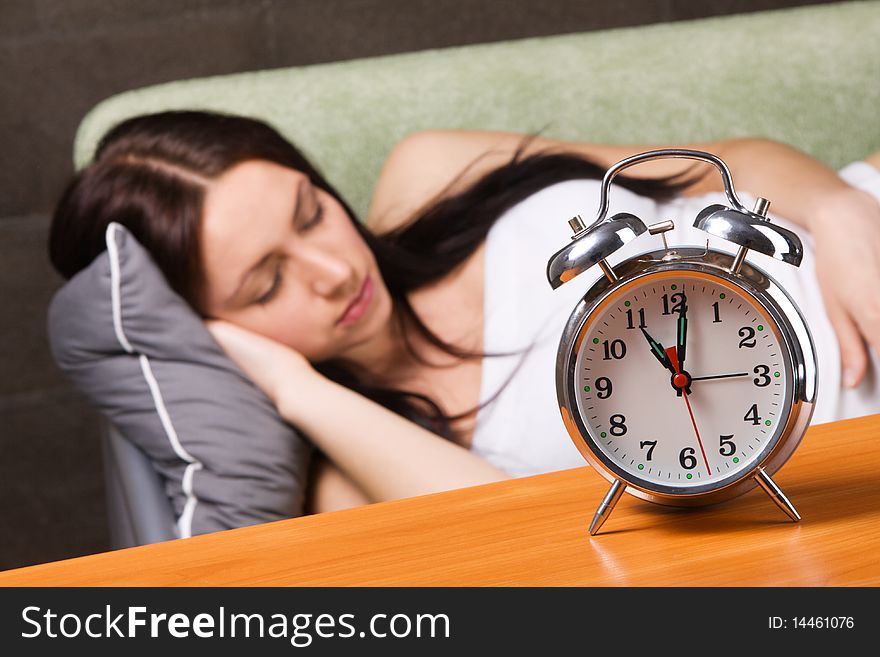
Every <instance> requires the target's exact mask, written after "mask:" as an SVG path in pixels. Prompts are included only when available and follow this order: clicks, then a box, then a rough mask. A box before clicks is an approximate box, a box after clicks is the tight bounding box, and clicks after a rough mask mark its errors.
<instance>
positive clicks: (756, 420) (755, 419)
mask: <svg viewBox="0 0 880 657" xmlns="http://www.w3.org/2000/svg"><path fill="white" fill-rule="evenodd" d="M743 420H745V421H746V422H751V423H752V424H761V416H760V415H758V405H757V404H752V405H751V407H749V410H748V412H747V413H746V414H745V415H743Z"/></svg>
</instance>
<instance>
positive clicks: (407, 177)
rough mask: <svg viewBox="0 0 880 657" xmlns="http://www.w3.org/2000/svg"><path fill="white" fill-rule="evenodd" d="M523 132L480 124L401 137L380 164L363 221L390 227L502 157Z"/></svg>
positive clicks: (457, 188) (375, 226)
mask: <svg viewBox="0 0 880 657" xmlns="http://www.w3.org/2000/svg"><path fill="white" fill-rule="evenodd" d="M523 139H524V136H523V135H519V134H515V133H507V132H494V131H482V130H422V131H419V132H414V133H412V134H410V135H409V136H407V137H406V138H404V139H403V140H401V141H400V142H399V143H398V144H397V145H396V146H395V147H394V148H393V149H392V150H391V152H390V153H389V155H388V157H387V158H386V160H385V163H384V164H383V166H382V170H381V173H380V174H379V180H378V182H377V183H376V188H375V191H374V193H373V199H372V202H371V204H370V209H369V211H368V213H367V218H366V223H367V225H368V226H369V227H370V228H372V229H373V231H374V232H376V233H385V232H389V231H391V230H394V229H395V228H397V227H398V226H400V225H401V224H403V223H404V222H405V221H406V220H407V219H409V218H410V217H412V216H413V215H415V214H416V213H417V212H418V211H419V210H421V209H423V208H425V207H428V206H429V205H432V204H434V203H436V202H438V201H440V200H441V199H443V198H444V197H446V196H448V195H451V194H455V193H456V192H458V191H460V190H462V189H465V188H466V187H467V186H468V185H469V184H470V183H472V182H474V181H475V180H477V179H478V178H480V177H481V176H482V175H483V174H485V173H487V172H488V171H490V170H492V169H495V168H497V167H499V166H501V165H502V164H504V163H506V162H508V161H509V160H510V158H511V156H512V155H513V153H514V152H515V151H516V148H517V147H518V146H519V145H520V144H521V143H522V141H523Z"/></svg>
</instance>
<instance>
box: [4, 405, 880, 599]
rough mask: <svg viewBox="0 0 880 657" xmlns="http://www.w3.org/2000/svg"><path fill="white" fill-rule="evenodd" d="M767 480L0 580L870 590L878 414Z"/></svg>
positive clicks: (827, 437)
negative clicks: (702, 502) (771, 490)
mask: <svg viewBox="0 0 880 657" xmlns="http://www.w3.org/2000/svg"><path fill="white" fill-rule="evenodd" d="M775 479H776V482H777V483H778V484H779V485H780V486H781V487H782V489H783V490H784V491H785V492H786V493H787V494H788V496H789V498H790V499H791V500H792V502H793V503H794V504H795V506H796V507H797V509H798V511H800V513H801V515H802V516H803V520H802V521H801V522H800V523H797V524H796V523H792V522H791V521H789V520H788V519H787V518H786V516H785V515H784V514H783V513H782V511H780V510H779V509H778V508H777V507H776V506H775V505H774V504H773V503H772V502H771V501H770V499H769V498H768V497H767V496H766V495H765V494H764V493H763V492H762V491H761V490H757V489H756V490H754V491H751V492H750V493H747V494H746V495H744V496H742V497H740V498H737V499H735V500H731V501H729V502H725V503H723V504H721V505H718V506H715V507H710V508H703V509H672V508H667V507H660V506H656V505H652V504H649V503H647V502H643V501H641V500H638V499H635V498H633V497H631V496H629V495H624V497H623V499H622V500H621V501H620V503H619V504H618V506H617V509H616V510H615V511H614V513H613V514H612V516H611V518H610V519H609V520H608V522H607V523H606V524H605V526H604V527H603V528H602V532H601V533H600V534H599V535H597V536H595V537H593V538H590V536H589V535H588V533H587V526H588V524H589V521H590V520H591V518H592V515H593V512H594V511H595V509H596V506H597V504H598V503H599V501H600V500H601V498H602V496H603V495H604V493H605V491H606V490H607V488H608V484H607V482H606V481H605V480H604V479H602V478H601V477H600V476H599V475H598V474H597V473H595V472H593V471H591V470H590V469H589V468H587V467H583V468H575V469H572V470H563V471H560V472H554V473H550V474H544V475H537V476H534V477H525V478H521V479H515V480H510V481H504V482H499V483H495V484H489V485H485V486H477V487H473V488H466V489H461V490H455V491H450V492H446V493H439V494H436V495H427V496H423V497H415V498H409V499H405V500H398V501H394V502H386V503H382V504H373V505H370V506H366V507H361V508H359V509H351V510H347V511H337V512H334V513H327V514H321V515H315V516H306V517H303V518H295V519H292V520H283V521H280V522H274V523H269V524H265V525H259V526H255V527H247V528H243V529H236V530H231V531H226V532H220V533H217V534H211V535H206V536H198V537H195V538H191V539H186V540H179V541H171V542H168V543H162V544H158V545H149V546H144V547H139V548H132V549H128V550H120V551H117V552H108V553H104V554H97V555H91V556H87V557H80V558H77V559H70V560H66V561H59V562H54V563H49V564H42V565H38V566H31V567H28V568H21V569H18V570H10V571H6V572H3V573H0V585H2V586H80V585H85V586H202V585H205V586H207V585H210V586H312V585H317V586H328V585H329V586H347V585H356V586H376V585H378V586H471V585H477V586H525V585H528V586H545V585H547V586H580V585H586V586H616V585H623V586H642V585H645V586H691V585H693V586H704V585H705V586H765V585H766V586H792V585H796V586H851V585H852V586H876V585H880V558H878V554H880V415H873V416H868V417H863V418H857V419H852V420H845V421H841V422H834V423H829V424H823V425H817V426H814V427H811V428H810V429H809V431H808V433H807V435H806V437H805V438H804V442H803V444H802V445H801V446H800V448H799V449H798V451H797V452H796V453H795V454H794V456H793V457H792V459H791V461H789V463H788V464H787V465H786V466H785V467H784V468H783V469H782V470H781V471H780V472H779V473H777V475H776V476H775Z"/></svg>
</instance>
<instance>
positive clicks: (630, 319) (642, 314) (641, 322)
mask: <svg viewBox="0 0 880 657" xmlns="http://www.w3.org/2000/svg"><path fill="white" fill-rule="evenodd" d="M646 326H647V324H646V323H645V309H644V308H639V325H638V327H636V326H634V325H633V309H632V308H630V309H629V310H627V311H626V328H628V329H634V328H640V329H643V328H645V327H646Z"/></svg>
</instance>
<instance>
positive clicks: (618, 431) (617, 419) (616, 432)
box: [608, 413, 626, 436]
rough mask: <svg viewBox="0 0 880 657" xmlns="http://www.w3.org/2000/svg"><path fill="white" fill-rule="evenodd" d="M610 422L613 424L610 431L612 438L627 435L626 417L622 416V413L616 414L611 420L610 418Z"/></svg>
mask: <svg viewBox="0 0 880 657" xmlns="http://www.w3.org/2000/svg"><path fill="white" fill-rule="evenodd" d="M608 422H610V423H611V428H609V429H608V431H609V432H610V433H611V435H612V436H622V435H624V434H625V433H626V417H625V416H623V415H621V414H620V413H615V414H614V415H612V416H611V417H610V418H608Z"/></svg>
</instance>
